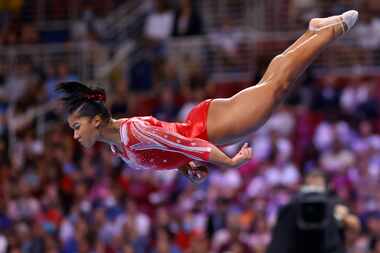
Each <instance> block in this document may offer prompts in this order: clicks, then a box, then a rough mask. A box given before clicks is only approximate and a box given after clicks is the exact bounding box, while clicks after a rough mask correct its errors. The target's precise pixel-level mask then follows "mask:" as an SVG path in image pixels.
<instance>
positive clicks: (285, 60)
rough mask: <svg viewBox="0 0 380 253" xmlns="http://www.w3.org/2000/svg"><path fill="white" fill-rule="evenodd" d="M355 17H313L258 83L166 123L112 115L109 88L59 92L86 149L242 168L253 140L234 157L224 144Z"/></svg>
mask: <svg viewBox="0 0 380 253" xmlns="http://www.w3.org/2000/svg"><path fill="white" fill-rule="evenodd" d="M357 18H358V12H357V11H354V10H351V11H347V12H345V13H343V14H342V15H339V16H332V17H328V18H314V19H312V20H311V21H310V22H309V27H308V30H307V31H306V32H305V33H304V34H303V35H302V36H301V37H300V38H299V39H298V40H297V41H295V42H294V43H293V44H292V45H291V46H290V47H289V48H288V49H286V50H285V51H284V52H283V53H282V54H280V55H277V56H276V57H274V59H273V60H272V61H271V63H270V64H269V66H268V68H267V70H266V72H265V73H264V76H263V77H262V79H261V80H260V82H259V83H258V84H257V85H255V86H252V87H249V88H246V89H244V90H242V91H240V92H239V93H237V94H235V95H234V96H232V97H230V98H223V99H209V100H205V101H203V102H201V103H200V104H198V105H197V106H195V107H194V108H193V110H192V111H191V112H190V113H189V115H188V117H187V120H186V122H184V123H175V122H163V121H160V120H157V119H155V118H153V117H151V116H147V117H132V118H121V119H113V118H112V117H111V115H110V113H109V111H108V110H107V108H106V107H105V106H104V102H105V100H106V96H105V93H104V90H102V89H91V88H89V87H87V86H86V85H84V84H82V83H79V82H64V83H60V84H59V85H58V87H57V90H58V91H59V92H61V93H63V97H62V100H63V102H64V104H65V109H66V110H67V112H68V118H67V121H68V123H69V125H70V127H71V128H72V129H73V130H74V139H76V140H78V141H79V142H80V143H81V144H82V145H83V146H84V147H91V146H92V145H93V144H94V143H95V142H97V141H100V142H104V143H107V144H109V145H110V146H111V150H112V151H113V152H114V153H115V154H117V155H119V156H120V157H121V158H122V159H123V160H124V161H125V162H126V163H127V164H128V165H130V166H131V167H132V168H137V169H139V168H150V169H154V170H167V169H179V170H180V171H181V172H182V173H183V174H184V175H186V176H187V177H188V178H189V179H190V180H191V181H193V182H197V181H199V180H201V179H203V178H204V177H205V176H206V175H207V169H206V168H205V167H204V166H197V165H196V163H195V162H194V161H201V162H208V163H212V164H215V165H218V166H228V167H236V166H240V165H242V164H243V163H244V162H246V161H248V160H249V159H250V158H251V156H252V150H251V148H250V147H248V145H247V144H244V145H243V146H242V148H241V149H240V151H239V152H238V153H237V154H236V155H234V156H233V157H232V158H230V157H229V156H227V155H226V154H225V153H224V152H223V151H222V150H221V149H220V148H219V147H221V146H225V145H229V144H233V143H236V142H239V141H241V140H242V139H243V138H244V137H246V136H247V135H248V134H250V133H252V132H253V131H255V130H256V129H257V128H258V127H260V126H261V125H262V124H263V123H264V122H265V121H266V120H267V119H268V117H269V116H270V114H271V112H272V111H273V110H274V109H275V108H276V106H278V105H279V104H280V103H281V101H282V100H283V99H284V97H285V95H286V94H287V93H288V91H289V90H290V89H291V87H292V84H293V83H295V80H296V79H297V77H298V76H299V75H300V74H301V73H302V72H303V71H304V70H305V69H306V67H308V66H309V65H310V63H311V62H312V60H313V59H314V58H315V57H316V56H317V55H318V54H319V53H320V52H321V50H322V49H323V48H325V47H326V46H327V45H328V44H329V43H331V42H332V41H334V40H335V39H336V38H338V37H339V36H341V35H342V34H344V33H345V32H347V31H348V30H349V29H350V28H351V27H352V26H353V25H354V24H355V22H356V20H357Z"/></svg>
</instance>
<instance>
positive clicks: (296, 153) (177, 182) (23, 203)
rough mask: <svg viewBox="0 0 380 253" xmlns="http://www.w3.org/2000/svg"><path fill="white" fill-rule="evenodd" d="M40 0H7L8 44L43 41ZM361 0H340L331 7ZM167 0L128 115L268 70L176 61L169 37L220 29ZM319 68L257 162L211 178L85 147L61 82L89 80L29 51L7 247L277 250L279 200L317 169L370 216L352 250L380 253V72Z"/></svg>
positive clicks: (4, 184)
mask: <svg viewBox="0 0 380 253" xmlns="http://www.w3.org/2000/svg"><path fill="white" fill-rule="evenodd" d="M28 2H29V1H22V0H18V1H13V0H12V1H0V19H1V20H2V22H1V27H0V28H1V33H0V40H1V44H2V45H14V44H15V43H25V44H28V45H29V44H33V43H37V42H38V43H40V42H41V38H40V33H38V32H37V29H36V27H34V26H33V25H30V23H29V21H30V20H26V21H24V20H22V19H20V17H23V15H22V14H20V13H22V10H23V9H22V7H23V6H24V5H25V4H26V3H28ZM30 2H34V1H30ZM47 2H50V1H47ZM51 2H52V3H53V2H54V3H55V2H57V3H63V2H62V1H51ZM98 2H99V3H100V2H101V3H102V4H105V5H107V4H106V3H108V4H109V5H107V6H117V4H119V3H117V2H122V1H83V3H86V4H84V6H85V7H83V9H80V10H82V11H83V13H85V11H84V10H89V9H91V8H90V7H91V6H93V7H94V6H96V3H98ZM173 2H174V1H173ZM291 2H292V3H293V5H292V6H293V7H292V8H291V11H294V12H295V13H302V14H305V16H304V17H305V20H307V18H308V15H312V14H311V13H312V12H313V11H315V9H313V8H312V7H313V6H314V5H313V4H315V2H316V1H312V0H303V1H301V0H297V1H296V0H294V1H291ZM326 2H328V3H326V5H327V4H329V3H330V4H331V1H326ZM351 2H352V1H343V0H341V1H334V6H331V7H330V9H329V10H330V11H331V12H332V13H336V12H337V10H339V11H340V9H339V8H343V9H346V8H349V6H350V3H351ZM375 2H376V1H370V0H368V1H366V3H367V5H368V6H369V7H368V13H370V15H368V16H365V15H364V17H363V19H362V21H361V23H359V25H358V26H357V28H356V30H354V32H356V33H358V34H361V35H360V37H358V38H359V41H360V43H361V44H360V45H361V48H362V49H363V52H364V51H365V49H366V48H367V49H368V48H370V49H371V53H368V57H373V53H374V52H376V50H377V49H379V48H380V39H379V38H376V36H378V35H379V34H380V33H376V32H375V31H377V29H379V24H380V20H379V19H376V18H373V17H375V16H374V15H372V14H373V13H379V8H378V5H376V4H374V3H375ZM67 3H70V1H67ZM155 3H156V4H157V5H155V6H154V8H153V10H152V11H151V12H149V14H148V15H146V17H145V22H144V24H145V25H144V26H143V27H142V32H141V35H142V36H141V38H137V40H138V41H139V48H138V49H136V52H137V53H136V55H133V54H132V55H131V58H132V60H134V59H136V60H135V61H134V62H133V64H132V66H131V67H130V68H129V69H127V70H123V71H122V73H121V74H120V73H117V74H114V75H113V76H112V77H110V80H109V85H108V86H107V91H108V94H107V95H108V97H107V106H108V108H110V110H111V112H112V114H113V116H114V117H116V118H118V117H131V116H135V115H153V116H155V117H157V118H159V119H161V120H167V121H183V120H184V119H185V117H186V115H187V113H188V112H189V111H190V110H191V108H192V107H193V106H194V105H195V104H197V103H198V102H200V101H202V100H203V99H206V98H213V97H217V96H229V95H232V94H233V93H234V92H236V91H238V90H239V89H242V88H244V87H247V86H249V85H252V82H256V81H257V79H258V78H259V76H260V75H261V74H262V71H263V69H261V68H258V69H255V70H254V72H253V73H251V76H252V78H251V79H252V80H243V81H239V82H230V83H223V84H220V83H215V82H211V81H210V80H209V76H208V72H207V70H205V69H204V68H203V66H202V64H201V63H200V62H197V61H196V60H194V59H193V58H192V57H191V54H189V55H188V56H187V58H186V59H185V60H184V61H183V62H182V64H181V65H175V64H173V63H172V62H170V61H168V60H167V52H166V50H167V49H166V47H165V45H166V42H167V39H168V38H170V37H177V36H178V37H183V36H197V35H202V34H205V33H207V31H205V28H204V25H203V21H202V15H201V14H200V12H199V11H198V9H197V8H193V6H192V3H193V1H190V0H181V1H178V3H177V4H176V6H177V7H178V8H175V9H172V8H171V5H169V4H167V3H166V2H165V1H158V0H157V1H155ZM28 4H30V3H28ZM331 5H332V4H331ZM333 7H334V8H333ZM110 8H111V7H110ZM58 9H59V8H58ZM111 9H112V8H111ZM104 10H105V9H104ZM80 13H81V12H80ZM94 13H96V12H94ZM87 14H88V12H87ZM96 15H103V14H96ZM295 15H297V16H299V17H301V15H299V14H295ZM90 16H91V15H90ZM12 17H18V19H17V20H18V21H19V23H17V22H16V23H14V22H10V21H11V20H13V19H12ZM86 17H88V16H86ZM4 20H7V22H8V23H4V22H5V21H4ZM3 21H4V22H3ZM9 22H10V23H9ZM13 25H15V29H14V28H13ZM223 29H225V30H224V31H225V33H223V34H222V33H218V34H213V36H214V38H215V41H216V42H220V44H219V45H220V51H221V52H220V54H222V55H223V57H224V59H225V61H226V64H229V66H232V67H231V69H234V68H236V66H237V65H236V64H235V63H236V61H239V60H241V59H240V58H241V56H242V55H241V52H240V51H239V47H236V44H235V41H237V40H239V39H240V38H241V36H240V35H239V32H234V31H235V30H234V26H233V25H231V23H229V22H228V21H226V23H225V24H224V26H223ZM79 30H80V29H79ZM85 31H88V30H86V29H85ZM230 31H231V35H233V36H231V37H228V36H226V34H228V33H229V32H230ZM12 34H13V35H12ZM95 37H96V39H99V37H98V36H95ZM369 37H371V38H372V39H368V38H369ZM45 38H46V37H45ZM373 50H375V51H373ZM243 58H244V57H243ZM371 62H373V61H371ZM317 73H319V72H316V71H314V69H313V68H310V69H309V70H308V71H307V72H306V73H305V75H303V77H302V78H301V79H300V80H299V83H298V86H297V87H296V88H295V89H294V91H293V92H292V94H291V95H290V96H289V97H288V99H287V101H286V102H285V104H284V105H283V106H281V107H280V108H279V109H278V110H277V111H276V112H275V113H274V114H273V115H272V117H271V118H270V119H269V121H268V122H267V123H266V124H265V125H264V126H263V127H262V128H260V129H259V130H258V131H257V132H255V133H254V134H252V136H250V137H249V138H248V139H247V140H246V141H248V142H249V143H250V144H251V146H252V148H253V153H254V156H253V159H252V160H251V161H249V162H248V163H247V164H245V165H243V166H242V167H240V168H236V169H227V168H216V167H210V174H209V177H208V179H207V180H206V182H204V183H202V184H200V185H193V184H192V183H190V182H189V181H188V180H187V179H186V178H184V177H183V176H181V175H179V174H177V172H176V171H141V170H134V169H133V168H128V167H126V165H125V164H124V163H122V161H121V160H120V159H119V158H117V157H115V156H113V155H112V153H111V152H110V149H109V147H107V146H105V145H95V146H94V147H93V148H90V149H83V148H82V147H80V146H79V144H78V143H76V142H75V141H74V140H73V138H72V134H73V133H72V131H71V130H70V129H69V127H68V126H67V124H66V123H65V122H64V116H65V115H64V114H63V112H62V108H61V107H60V104H58V103H57V102H56V99H57V95H56V94H55V92H54V87H55V85H56V84H57V83H58V82H60V81H65V80H79V79H80V75H79V73H75V72H74V71H73V70H72V69H71V68H70V65H69V64H68V63H67V62H59V63H58V64H56V63H54V64H52V65H51V66H49V67H48V68H44V67H42V66H40V65H38V64H35V63H34V62H33V60H32V59H30V58H28V57H24V58H22V59H21V61H20V62H18V63H17V64H16V65H15V67H14V68H12V69H10V68H9V67H8V66H6V65H1V64H0V136H1V139H0V200H1V201H0V253H2V252H11V253H16V252H17V253H28V252H33V253H39V252H46V253H56V252H59V253H69V252H70V253H71V252H81V253H82V252H83V253H87V252H94V253H95V252H96V253H102V252H105V253H119V252H123V253H133V252H134V253H146V252H150V253H205V252H211V253H227V252H231V253H263V252H265V249H266V246H267V245H268V243H269V241H270V239H271V228H272V227H273V225H274V223H275V221H276V214H277V212H278V209H279V208H280V207H281V206H282V205H284V204H285V203H287V202H288V201H289V199H290V198H291V197H292V196H293V194H294V193H296V192H297V191H298V189H299V187H300V185H301V184H302V176H303V175H304V174H305V173H306V172H308V171H310V170H313V169H317V168H319V169H322V170H324V171H326V172H327V173H328V175H329V176H330V178H331V180H330V184H331V189H332V190H333V191H335V192H336V194H337V195H338V196H339V197H340V198H342V199H343V201H344V202H345V203H346V204H347V205H348V206H350V208H351V209H352V211H353V212H354V213H355V214H357V215H358V216H359V217H360V219H361V222H362V231H361V233H360V234H353V233H347V234H346V235H345V237H346V245H347V248H348V252H349V253H380V193H379V191H378V187H379V185H380V120H379V108H380V105H379V101H380V75H376V73H375V75H367V74H361V73H360V72H359V73H344V74H341V73H338V72H337V73H334V71H330V72H329V74H326V75H321V74H317ZM90 83H93V84H97V82H96V81H95V82H90ZM98 85H99V84H98ZM238 148H239V144H237V145H234V146H229V147H226V148H225V151H226V152H227V153H229V154H233V153H234V152H236V150H237V149H238Z"/></svg>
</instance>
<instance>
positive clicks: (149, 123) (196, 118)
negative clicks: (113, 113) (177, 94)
mask: <svg viewBox="0 0 380 253" xmlns="http://www.w3.org/2000/svg"><path fill="white" fill-rule="evenodd" d="M210 101H211V100H205V101H203V102H202V103H200V104H199V105H197V106H196V107H194V109H193V110H192V111H191V112H190V113H189V116H188V118H187V120H186V122H185V123H169V122H164V121H160V120H157V119H156V118H154V117H151V116H147V117H133V118H128V119H125V120H124V121H123V122H122V124H121V127H120V137H121V142H122V143H123V150H121V151H117V150H116V148H115V146H111V149H112V151H113V152H114V153H117V154H118V155H119V156H120V157H121V158H122V159H123V160H124V161H125V162H126V163H127V164H128V165H129V166H131V167H132V168H135V169H154V170H167V169H176V168H179V167H181V166H183V165H185V164H187V163H189V162H190V161H192V160H198V161H207V160H208V157H209V154H210V151H211V144H210V143H209V142H208V141H207V128H206V122H207V111H208V107H209V104H210Z"/></svg>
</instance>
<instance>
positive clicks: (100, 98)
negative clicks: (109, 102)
mask: <svg viewBox="0 0 380 253" xmlns="http://www.w3.org/2000/svg"><path fill="white" fill-rule="evenodd" d="M87 99H88V100H90V101H94V102H102V103H104V102H106V93H105V91H104V90H103V89H96V90H93V91H92V92H91V93H90V94H88V95H87Z"/></svg>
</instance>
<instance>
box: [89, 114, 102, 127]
mask: <svg viewBox="0 0 380 253" xmlns="http://www.w3.org/2000/svg"><path fill="white" fill-rule="evenodd" d="M92 122H93V124H94V126H95V127H96V128H99V127H100V126H101V125H102V123H103V119H102V117H100V115H99V114H97V115H95V116H94V117H93V118H92Z"/></svg>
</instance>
